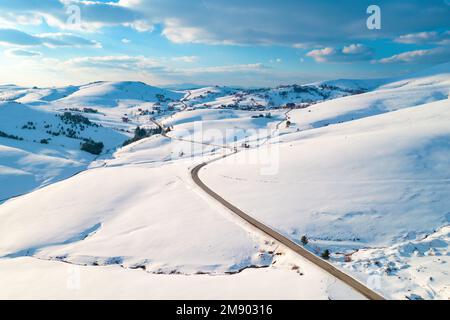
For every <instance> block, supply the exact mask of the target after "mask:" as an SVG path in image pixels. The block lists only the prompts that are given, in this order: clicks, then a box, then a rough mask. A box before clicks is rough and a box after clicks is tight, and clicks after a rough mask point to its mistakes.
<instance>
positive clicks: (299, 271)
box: [0, 64, 450, 299]
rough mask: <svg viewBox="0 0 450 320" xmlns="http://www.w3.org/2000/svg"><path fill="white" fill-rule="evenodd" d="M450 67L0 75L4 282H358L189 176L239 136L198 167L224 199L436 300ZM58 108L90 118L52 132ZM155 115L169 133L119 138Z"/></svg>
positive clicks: (159, 289)
mask: <svg viewBox="0 0 450 320" xmlns="http://www.w3.org/2000/svg"><path fill="white" fill-rule="evenodd" d="M449 67H450V64H444V65H441V66H437V67H435V68H432V69H430V70H427V71H423V72H419V73H416V74H414V75H410V76H404V77H401V78H397V79H383V80H333V81H325V82H322V83H315V84H310V85H306V86H296V85H293V86H281V87H278V88H262V89H237V88H236V89H235V88H230V87H207V88H199V89H195V90H186V91H172V90H167V89H161V88H157V87H152V86H149V85H147V84H144V83H140V82H96V83H91V84H88V85H82V86H69V87H62V88H23V87H17V86H14V85H3V86H0V100H1V101H2V102H0V131H2V132H3V133H6V134H7V135H9V138H8V137H2V138H0V203H1V204H0V220H1V221H2V224H0V274H8V277H5V276H3V277H0V286H1V287H2V288H6V289H5V290H1V291H0V298H29V299H33V298H44V299H48V298H55V297H56V298H67V299H69V298H70V299H73V298H75V299H81V298H84V299H86V298H87V299H94V298H113V299H116V298H126V299H131V298H137V299H143V298H153V299H158V298H180V299H182V298H189V299H202V298H209V299H214V298H242V299H256V298H272V299H273V298H275V299H280V298H286V299H294V298H295V299H302V298H309V299H328V298H331V299H341V298H351V299H358V298H361V296H360V295H358V294H357V293H355V292H354V291H353V290H351V289H350V288H348V287H347V286H345V285H344V284H343V283H342V282H340V281H337V280H336V279H334V278H332V277H331V276H330V275H328V274H326V273H325V272H324V271H322V270H320V269H318V268H317V267H315V266H314V265H311V264H310V263H309V262H308V261H305V260H304V259H302V258H301V257H299V256H294V255H293V254H292V253H291V252H290V250H288V249H286V248H284V247H282V246H279V245H277V244H276V243H274V242H273V241H271V240H270V239H268V238H267V237H266V236H265V235H264V234H261V232H259V231H258V230H256V229H255V228H254V227H252V226H250V225H248V224H247V223H245V222H243V221H242V220H240V219H239V218H237V217H236V216H235V215H234V214H232V213H231V212H229V211H228V210H227V209H225V208H224V207H222V206H221V205H220V204H218V203H217V202H216V201H215V200H213V199H212V198H210V197H209V196H207V195H205V194H204V192H203V191H201V190H199V189H198V188H197V187H196V186H195V185H194V184H193V182H192V180H191V177H190V170H191V169H192V168H193V167H194V166H195V165H197V164H200V163H202V162H204V161H207V160H210V159H213V158H215V157H219V156H221V155H223V154H225V153H230V152H232V150H233V149H234V148H236V151H238V153H237V154H235V155H232V156H230V157H228V158H225V159H223V160H220V161H218V162H214V163H211V164H209V165H207V166H206V167H204V168H203V169H202V170H201V172H200V177H201V179H202V180H203V181H205V183H206V184H207V185H208V186H209V187H211V188H212V189H213V190H215V191H216V192H217V193H219V194H220V195H221V196H223V198H225V199H226V200H228V201H230V202H231V203H233V204H234V205H236V206H237V207H239V208H240V209H242V210H244V211H245V212H247V213H249V214H250V215H252V216H254V217H255V218H257V219H258V220H260V221H262V222H264V223H266V224H267V225H269V226H271V227H272V228H274V229H276V230H278V231H279V232H281V233H283V234H284V235H286V236H288V237H290V238H291V239H293V240H294V241H297V242H300V238H301V237H302V236H303V235H307V236H308V238H309V240H310V241H309V243H308V245H307V246H306V247H307V248H308V249H309V250H311V251H312V252H314V253H317V254H320V253H321V252H322V251H323V250H325V249H330V250H331V252H332V254H331V262H332V263H334V264H335V265H336V266H338V267H340V268H342V269H343V270H345V271H346V272H348V273H349V274H351V275H353V276H354V277H356V278H358V279H360V280H361V281H362V282H363V283H366V284H367V285H368V286H371V287H373V288H374V289H375V290H377V291H378V292H380V293H382V294H383V295H384V296H386V297H387V298H393V299H418V298H423V299H447V298H448V297H449V295H450V291H449V290H450V288H449V286H448V283H449V280H448V279H449V278H448V263H449V262H450V261H449V259H448V257H449V254H448V247H449V241H450V238H449V227H448V226H449V223H450V212H449V209H448V208H449V207H450V202H449V201H450V200H449V198H448V194H449V192H450V162H449V161H450V160H449V159H450V144H449V141H450V139H449V138H450V127H449V126H448V124H449V123H450V121H449V120H450V100H449V94H450V69H449ZM356 93H362V94H357V95H355V94H356ZM162 95H163V96H164V97H162ZM182 99H183V100H182ZM288 103H290V104H292V103H293V104H296V109H294V110H291V111H290V110H289V109H280V108H278V107H280V106H285V105H286V104H288ZM291 106H292V105H291ZM86 107H89V108H92V109H95V112H85V111H83V108H86ZM269 111H270V115H269V114H268V113H269ZM64 112H71V113H73V114H77V115H82V116H84V117H86V118H88V119H89V121H90V122H91V123H92V125H88V126H86V128H83V130H81V128H80V127H77V126H75V127H76V131H77V135H79V137H70V136H67V135H52V134H50V133H49V132H48V131H49V130H51V131H56V130H59V128H60V127H61V126H63V127H65V130H67V128H70V125H67V124H64V122H63V121H62V119H61V118H60V116H61V115H62V114H63V113H64ZM151 117H155V118H156V119H157V120H158V121H160V122H162V123H163V124H164V125H165V126H166V127H169V128H171V131H170V132H169V133H168V135H169V137H167V136H162V135H155V136H152V137H149V138H147V139H144V140H141V141H138V142H135V143H132V144H130V145H128V146H126V147H123V148H121V147H120V146H121V145H122V143H123V141H125V140H126V139H128V138H129V137H130V136H132V134H133V130H134V129H135V127H136V126H141V127H146V128H148V127H154V126H155V123H154V122H153V121H151ZM286 117H287V118H288V119H289V121H290V122H291V125H290V126H287V124H286V122H285V121H284V120H285V119H286ZM124 118H126V119H127V121H124V120H123V119H124ZM12 136H17V137H20V138H21V139H19V140H17V139H13V138H12ZM81 138H91V139H93V140H95V141H102V142H103V143H104V144H105V149H104V152H103V154H102V155H100V156H98V157H97V156H94V155H91V154H88V153H86V152H83V151H80V150H79V148H80V141H82V140H80V139H81ZM42 139H48V142H49V143H48V144H43V143H40V141H41V140H42ZM25 193H26V194H25ZM21 194H24V195H22V196H19V195H21ZM15 196H17V197H15ZM13 197H14V198H13ZM74 274H75V275H76V276H77V277H79V278H80V281H81V286H80V287H79V288H76V289H75V290H74V289H73V288H72V285H73V283H72V282H71V281H72V280H73V278H72V276H73V275H74ZM212 275H214V276H212ZM68 281H69V282H70V283H71V284H70V285H69V284H68V283H69V282H68Z"/></svg>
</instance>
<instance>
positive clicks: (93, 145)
mask: <svg viewBox="0 0 450 320" xmlns="http://www.w3.org/2000/svg"><path fill="white" fill-rule="evenodd" d="M103 147H104V145H103V142H95V141H94V140H90V139H89V140H86V141H85V142H83V143H82V144H81V150H83V151H86V152H89V153H92V154H95V155H99V154H101V153H102V151H103Z"/></svg>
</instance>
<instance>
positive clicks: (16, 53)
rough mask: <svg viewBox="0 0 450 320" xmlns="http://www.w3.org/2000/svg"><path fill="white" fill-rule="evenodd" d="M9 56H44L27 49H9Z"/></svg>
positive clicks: (7, 52) (7, 51) (7, 53)
mask: <svg viewBox="0 0 450 320" xmlns="http://www.w3.org/2000/svg"><path fill="white" fill-rule="evenodd" d="M5 53H6V55H7V56H10V57H40V56H42V54H41V53H40V52H37V51H32V50H25V49H9V50H6V51H5Z"/></svg>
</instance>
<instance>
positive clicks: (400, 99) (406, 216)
mask: <svg viewBox="0 0 450 320" xmlns="http://www.w3.org/2000/svg"><path fill="white" fill-rule="evenodd" d="M444 68H445V69H444V70H443V71H442V70H441V71H442V72H444V73H443V74H444V75H442V74H438V75H429V74H426V75H420V76H416V78H413V79H409V80H403V81H402V82H397V83H394V84H390V85H386V86H383V87H381V88H380V89H378V90H376V91H373V92H370V93H366V94H362V95H358V96H354V97H347V98H342V99H337V100H333V101H330V102H324V103H323V104H318V105H316V106H314V107H313V108H311V112H309V111H307V110H301V111H293V112H292V113H290V116H291V119H292V122H293V123H294V124H293V125H292V126H291V127H290V128H289V129H285V130H284V132H282V134H283V135H282V136H281V138H279V140H277V141H276V142H275V141H274V146H273V147H272V148H273V149H274V150H276V151H277V156H276V157H274V158H272V159H271V160H272V161H273V162H277V163H274V165H276V167H277V168H279V170H278V172H276V174H273V175H267V174H263V172H264V170H262V165H258V164H255V162H249V160H248V159H258V158H264V157H265V155H262V154H261V152H260V150H258V149H253V150H250V151H246V152H241V153H239V154H237V155H236V156H234V157H230V158H227V159H225V160H222V161H220V162H216V163H213V164H211V165H210V166H208V167H206V168H205V169H204V170H203V171H202V172H201V178H203V179H204V180H205V182H206V183H207V184H208V185H209V186H210V187H211V188H212V189H213V190H216V191H217V192H218V193H219V194H221V195H222V196H223V197H224V198H225V199H227V200H229V201H231V202H232V203H234V204H236V205H237V206H238V207H239V208H240V209H243V210H244V211H246V212H248V213H250V214H252V215H253V216H254V217H255V218H257V219H259V220H260V221H263V222H265V223H267V224H268V225H270V226H272V227H274V228H276V229H278V230H279V231H281V232H282V233H284V234H286V235H288V236H289V237H291V238H292V239H293V240H295V241H297V242H299V243H300V238H301V237H302V236H303V235H307V236H308V237H309V239H310V243H309V248H310V250H312V251H313V252H317V253H320V252H323V250H325V249H329V250H331V252H333V253H334V254H333V255H332V260H333V261H335V262H336V263H337V264H338V265H341V266H342V267H343V268H345V269H346V270H348V271H349V272H351V273H352V274H355V275H356V276H357V277H359V278H360V279H361V280H363V281H366V280H368V278H369V277H372V279H373V276H377V277H379V279H378V280H377V281H379V285H380V288H379V290H380V291H381V292H382V293H383V294H385V295H386V296H387V297H391V298H399V299H404V298H419V297H420V298H424V299H430V298H438V299H447V298H448V296H449V294H450V291H449V290H450V287H449V285H448V283H449V280H448V279H449V278H448V262H450V261H449V259H448V246H449V242H448V231H447V232H446V231H445V230H447V229H446V226H448V225H449V224H450V212H449V207H450V202H449V198H448V194H449V193H450V144H449V141H450V127H449V126H448V124H449V123H450V102H449V100H448V94H449V91H450V82H449V79H450V77H449V73H448V65H447V66H444ZM429 101H436V102H430V103H428V102H429ZM380 104H383V105H384V106H386V110H383V112H377V113H375V115H374V114H373V113H372V109H373V108H374V106H376V105H380ZM394 105H395V108H394ZM400 109H401V110H400ZM394 110H397V111H395V112H389V111H394ZM378 113H380V114H378ZM305 114H311V115H312V116H311V117H310V118H307V117H306V116H305V117H302V115H305ZM341 115H342V116H341ZM344 116H345V117H344ZM337 118H339V119H340V121H339V122H338V121H335V120H334V121H333V119H337ZM358 118H360V119H359V120H353V121H352V119H358ZM318 121H327V122H330V123H331V124H334V125H329V126H324V125H321V126H318V125H315V124H316V123H317V122H318ZM297 126H298V128H299V129H300V130H299V131H298V130H296V129H295V128H296V127H297ZM316 127H318V128H316ZM297 131H298V132H297ZM262 160H264V159H262ZM262 162H264V161H262ZM266 163H267V161H266ZM265 166H267V164H265ZM431 239H433V240H431ZM345 256H347V258H345ZM349 259H350V260H352V261H351V262H344V260H349ZM422 261H423V265H422Z"/></svg>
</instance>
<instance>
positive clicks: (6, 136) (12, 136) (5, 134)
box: [0, 131, 23, 141]
mask: <svg viewBox="0 0 450 320" xmlns="http://www.w3.org/2000/svg"><path fill="white" fill-rule="evenodd" d="M0 138H7V139H13V140H19V141H22V140H23V138H22V137H18V136H15V135H13V134H7V133H6V132H3V131H0Z"/></svg>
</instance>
